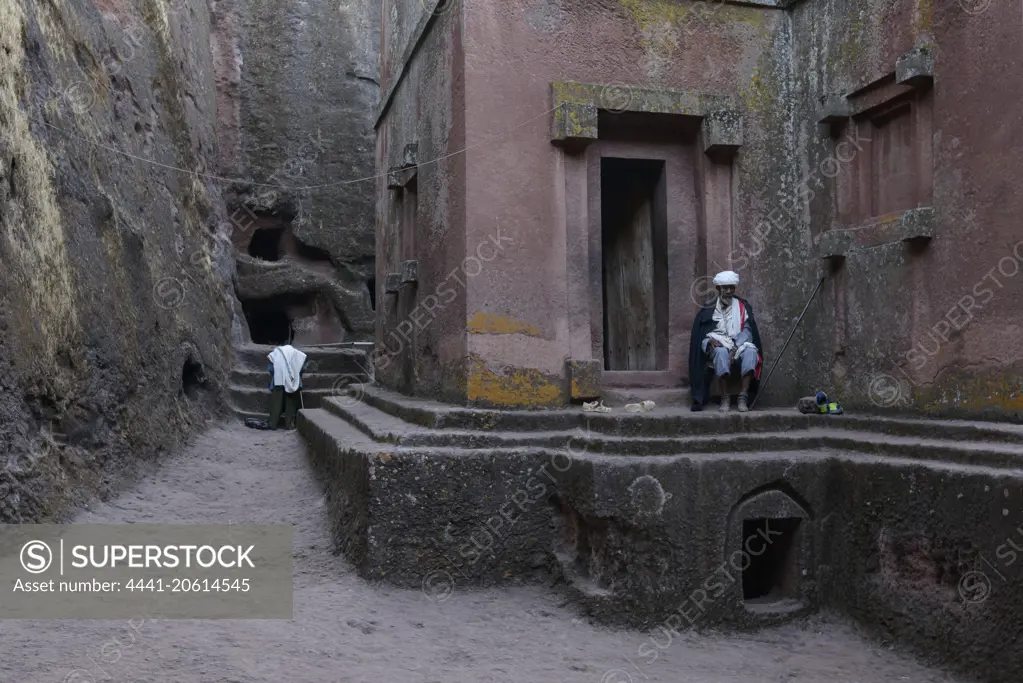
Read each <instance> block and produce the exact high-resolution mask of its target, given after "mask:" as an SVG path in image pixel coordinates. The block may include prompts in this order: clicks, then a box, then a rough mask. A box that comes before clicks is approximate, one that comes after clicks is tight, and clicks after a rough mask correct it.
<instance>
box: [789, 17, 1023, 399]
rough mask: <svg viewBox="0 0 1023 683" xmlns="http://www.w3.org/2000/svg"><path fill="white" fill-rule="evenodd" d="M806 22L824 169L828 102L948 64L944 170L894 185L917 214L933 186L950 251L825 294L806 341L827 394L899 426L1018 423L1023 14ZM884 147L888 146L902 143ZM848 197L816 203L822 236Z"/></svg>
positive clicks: (882, 259)
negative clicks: (930, 65)
mask: <svg viewBox="0 0 1023 683" xmlns="http://www.w3.org/2000/svg"><path fill="white" fill-rule="evenodd" d="M794 18H795V22H794V26H795V28H794V47H795V59H796V62H797V63H802V64H812V65H815V67H816V69H815V71H813V72H807V73H804V74H803V75H801V76H799V77H798V78H797V80H796V89H797V91H799V92H800V97H799V99H798V100H797V106H796V123H797V130H799V140H800V145H799V148H798V153H799V156H801V157H804V158H808V159H810V160H812V161H817V160H820V159H821V158H822V157H823V155H824V153H825V151H826V147H823V146H822V145H821V143H820V141H819V140H818V138H817V132H816V130H815V126H814V124H813V122H812V121H811V119H812V116H811V109H812V108H813V107H814V104H815V103H814V99H815V98H816V97H818V96H821V95H823V94H825V93H826V92H829V91H837V92H845V91H850V90H853V89H855V88H856V87H858V86H859V85H861V84H863V83H865V82H869V81H871V80H874V79H877V78H879V77H881V76H883V75H885V74H887V73H889V72H891V71H893V70H894V68H895V60H896V59H897V58H898V57H899V56H900V55H901V54H903V53H905V52H908V51H909V50H911V49H913V48H914V47H919V46H930V47H931V49H932V50H933V52H934V87H933V91H932V92H931V94H930V97H931V106H932V111H931V114H930V117H931V118H930V126H931V130H930V131H929V135H928V136H927V137H929V142H930V143H931V144H932V146H933V151H932V152H931V155H932V157H931V158H930V159H925V160H924V161H923V164H924V166H927V165H929V166H930V169H928V168H923V169H919V173H918V177H916V178H914V177H911V176H910V177H888V178H886V179H885V180H884V183H883V185H884V189H883V196H882V199H883V204H884V206H882V208H891V206H892V205H893V203H896V202H897V203H899V204H900V205H901V204H906V203H907V202H906V197H907V196H912V195H913V194H914V189H915V190H916V196H918V197H919V196H920V195H927V194H928V190H929V189H930V185H931V184H933V198H932V200H931V201H929V202H927V201H922V202H919V203H921V204H931V205H932V206H933V209H934V216H935V220H934V230H935V236H934V238H933V239H932V240H931V242H930V244H929V245H927V246H925V247H921V248H917V249H914V248H912V247H910V246H907V245H905V244H893V245H889V246H879V247H877V248H874V249H870V250H866V251H863V252H861V253H857V254H852V255H850V256H849V257H848V258H847V261H846V264H845V266H844V268H843V271H844V272H842V273H841V275H840V278H839V280H838V281H836V282H833V283H832V282H829V283H828V284H827V285H826V287H825V290H824V292H823V297H822V301H821V302H820V306H821V308H820V310H819V312H817V313H816V314H815V316H814V318H813V320H810V321H808V322H810V325H809V326H808V327H807V329H806V331H805V334H804V335H802V339H801V346H802V347H803V348H806V349H812V350H814V352H815V353H817V354H819V355H820V356H824V357H825V361H826V364H827V368H826V371H827V373H828V375H825V376H826V379H824V378H823V377H822V379H821V383H822V385H825V386H831V387H833V388H834V390H835V391H839V392H841V393H842V394H843V395H845V396H847V397H849V398H848V402H853V401H854V402H856V403H860V404H862V405H863V406H864V407H873V408H877V409H882V410H886V411H893V410H899V409H902V410H912V411H925V412H928V413H932V414H954V415H977V416H988V417H1006V416H1013V415H1015V416H1019V415H1020V413H1021V412H1023V411H1021V408H1023V399H1021V387H1020V386H1019V379H1018V378H1019V371H1020V369H1021V368H1023V350H1021V349H1020V347H1019V345H1018V344H1017V343H1016V340H1017V339H1018V337H1019V332H1020V329H1021V326H1023V303H1021V299H1020V296H1019V295H1020V293H1023V286H1021V285H1023V278H1021V277H1020V275H1019V274H1018V270H1019V268H1020V262H1021V261H1023V259H1021V258H1020V256H1023V246H1020V247H1017V246H1016V245H1017V244H1018V243H1019V241H1020V239H1021V238H1023V233H1021V231H1020V229H1019V219H1018V217H1019V215H1020V213H1021V211H1023V197H1021V195H1020V194H1019V193H1018V192H1015V191H1013V189H1012V188H1013V187H1014V186H1015V185H1016V184H1018V182H1017V181H1018V179H1019V178H1020V176H1021V171H1023V133H1021V127H1020V123H1021V119H1023V115H1021V112H1020V109H1019V106H1018V103H1019V102H1020V101H1021V97H1023V80H1021V79H1020V78H1018V76H1017V74H1018V70H1019V60H1020V57H1021V47H1020V45H1021V38H1023V5H1021V4H1020V3H1011V2H1008V3H999V2H993V3H969V2H955V1H952V0H947V1H935V2H922V1H919V2H911V1H909V0H903V1H901V2H890V1H888V0H885V1H884V2H881V1H880V0H876V1H871V2H865V3H858V4H857V5H856V6H855V7H854V6H850V5H849V4H848V3H842V2H837V1H836V2H829V1H826V0H818V1H816V2H808V3H805V4H803V5H801V6H799V7H798V8H797V9H796V10H795V12H794ZM824 36H831V37H832V39H831V40H827V39H824V38H823V37H824ZM922 134H923V135H927V131H923V133H922ZM880 137H881V139H880V140H879V141H877V142H875V143H874V145H875V146H876V145H878V144H880V145H885V146H888V145H892V144H895V145H898V144H900V143H899V142H897V141H896V142H893V141H891V140H887V139H885V136H884V135H883V134H882V135H881V136H880ZM923 141H928V140H926V138H924V140H922V141H921V142H923ZM901 144H905V142H903V143H901ZM822 150H824V151H822ZM894 151H897V150H891V149H890V150H889V152H894ZM875 152H876V150H875ZM928 162H929V163H928ZM879 170H880V171H881V172H882V174H883V173H884V172H885V170H886V169H884V168H881V169H879ZM928 170H930V171H931V172H932V173H933V179H931V178H930V177H927V171H928ZM918 182H919V183H921V184H922V185H923V186H925V188H924V189H923V190H920V189H919V188H914V183H918ZM834 190H835V188H834V187H830V186H829V187H825V188H824V190H823V191H821V192H819V196H818V197H817V198H816V200H815V201H814V202H813V205H812V206H813V210H814V215H815V218H816V219H817V220H815V221H814V224H815V227H816V230H820V229H821V227H822V226H827V225H830V224H833V223H841V221H840V220H836V221H832V215H833V206H834V204H833V197H834V194H833V193H834ZM816 230H815V231H814V232H816ZM1014 250H1015V251H1014ZM806 270H807V271H809V270H810V268H809V267H808V268H807V269H806ZM836 304H839V305H836ZM813 362H816V359H813V360H811V363H813ZM822 374H823V373H822Z"/></svg>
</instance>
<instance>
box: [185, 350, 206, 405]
mask: <svg viewBox="0 0 1023 683" xmlns="http://www.w3.org/2000/svg"><path fill="white" fill-rule="evenodd" d="M205 385H206V373H205V372H204V371H203V368H202V364H201V363H198V362H197V361H195V360H193V359H192V358H187V359H186V360H185V364H184V365H183V366H182V367H181V390H182V391H183V392H184V394H185V396H187V397H188V398H195V397H196V396H198V395H199V391H200V390H202V388H203V387H204V386H205Z"/></svg>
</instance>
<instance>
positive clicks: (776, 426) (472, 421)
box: [358, 385, 1023, 447]
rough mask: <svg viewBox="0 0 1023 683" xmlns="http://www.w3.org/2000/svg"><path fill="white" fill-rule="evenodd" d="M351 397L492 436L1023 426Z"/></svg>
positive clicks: (975, 430) (924, 434)
mask: <svg viewBox="0 0 1023 683" xmlns="http://www.w3.org/2000/svg"><path fill="white" fill-rule="evenodd" d="M358 395H359V397H360V399H361V400H362V401H364V402H365V403H367V404H369V405H371V406H373V407H375V408H377V409H379V410H381V411H383V412H385V413H388V414H389V415H392V416H395V417H398V418H400V419H402V420H404V421H406V422H410V423H412V424H417V425H420V426H424V427H431V428H434V429H454V430H496V431H512V432H522V431H533V432H536V431H566V430H573V429H586V430H589V431H592V432H598V433H601V434H607V435H613V436H642V437H669V438H670V437H681V436H700V435H711V434H735V433H763V432H781V431H792V430H804V429H810V428H816V427H824V428H827V429H834V430H853V431H860V432H873V433H876V434H880V435H886V436H903V437H915V438H922V439H940V440H949V441H975V442H991V443H995V444H998V443H1002V444H1012V445H1017V446H1020V447H1023V425H1016V424H1004V423H995V422H980V421H964V420H938V419H912V418H890V417H882V416H877V415H869V414H867V415H852V414H848V415H803V414H800V413H799V412H798V411H796V410H795V409H794V408H793V409H789V410H754V411H751V412H748V413H739V412H737V411H736V410H735V409H734V407H733V409H732V411H731V412H729V413H724V414H722V413H719V412H717V409H716V406H708V408H707V409H706V410H704V411H702V412H696V413H693V412H690V411H689V409H688V406H686V407H680V406H671V405H666V406H661V405H659V406H658V407H657V408H655V409H654V410H653V411H651V412H648V413H628V412H626V411H625V410H623V409H622V408H614V409H613V412H611V413H586V412H583V411H582V409H581V407H572V408H567V409H557V410H532V411H526V410H519V411H515V410H488V409H480V408H463V407H458V406H452V405H449V404H443V403H439V402H436V401H429V400H425V399H419V398H412V397H407V396H403V395H401V394H397V393H395V392H391V391H388V390H386V389H382V388H381V387H378V386H372V385H361V386H360V387H359V388H358Z"/></svg>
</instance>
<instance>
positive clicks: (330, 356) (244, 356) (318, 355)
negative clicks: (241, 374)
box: [235, 345, 369, 379]
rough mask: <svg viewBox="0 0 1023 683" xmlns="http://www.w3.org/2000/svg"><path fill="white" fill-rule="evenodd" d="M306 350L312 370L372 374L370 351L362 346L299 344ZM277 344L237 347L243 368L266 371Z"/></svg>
mask: <svg viewBox="0 0 1023 683" xmlns="http://www.w3.org/2000/svg"><path fill="white" fill-rule="evenodd" d="M296 348H298V349H299V350H300V351H302V352H303V353H305V354H306V365H305V372H307V373H310V374H338V375H358V376H359V377H360V378H364V379H365V378H368V375H367V373H366V371H367V370H368V369H369V361H368V359H367V357H366V351H364V350H363V349H358V348H350V347H337V346H304V347H296ZM273 350H274V347H273V346H266V345H249V346H242V347H237V348H235V355H236V357H237V358H238V363H239V365H240V369H242V370H253V371H263V372H265V371H266V366H267V364H268V363H269V360H268V359H267V355H269V353H270V352H271V351H273Z"/></svg>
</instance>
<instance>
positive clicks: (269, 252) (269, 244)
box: [249, 228, 284, 261]
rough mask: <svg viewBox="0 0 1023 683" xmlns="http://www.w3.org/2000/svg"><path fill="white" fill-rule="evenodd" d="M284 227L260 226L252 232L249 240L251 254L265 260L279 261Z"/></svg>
mask: <svg viewBox="0 0 1023 683" xmlns="http://www.w3.org/2000/svg"><path fill="white" fill-rule="evenodd" d="M283 235H284V228H259V229H258V230H256V231H255V232H253V233H252V241H250V242H249V256H253V257H255V258H258V259H262V260H264V261H277V260H279V259H280V258H281V237H282V236H283Z"/></svg>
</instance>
